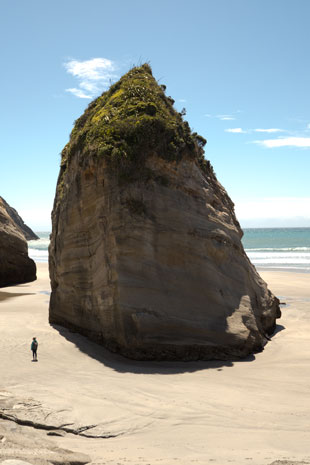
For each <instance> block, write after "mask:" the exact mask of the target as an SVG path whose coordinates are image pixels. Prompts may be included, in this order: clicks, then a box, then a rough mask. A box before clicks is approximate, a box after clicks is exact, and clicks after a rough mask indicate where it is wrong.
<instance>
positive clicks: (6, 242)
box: [0, 197, 36, 287]
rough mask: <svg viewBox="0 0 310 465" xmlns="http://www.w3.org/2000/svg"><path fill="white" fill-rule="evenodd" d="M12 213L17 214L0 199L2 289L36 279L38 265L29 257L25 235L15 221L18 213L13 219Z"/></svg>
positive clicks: (0, 271) (0, 284)
mask: <svg viewBox="0 0 310 465" xmlns="http://www.w3.org/2000/svg"><path fill="white" fill-rule="evenodd" d="M11 211H13V212H15V213H16V211H15V210H14V209H12V208H11V207H10V206H9V205H8V204H7V203H6V202H5V201H4V200H3V198H2V197H0V287H4V286H11V285H14V284H21V283H26V282H30V281H34V280H35V279H36V265H35V262H34V261H33V260H31V259H30V258H29V256H28V244H27V241H26V239H25V236H24V233H23V232H22V231H21V230H20V226H19V225H16V224H15V221H14V218H16V215H17V213H16V215H15V213H14V215H13V217H11V216H10V212H11ZM17 216H18V215H17ZM18 218H20V217H19V216H18ZM20 219H21V218H20ZM21 221H22V220H21Z"/></svg>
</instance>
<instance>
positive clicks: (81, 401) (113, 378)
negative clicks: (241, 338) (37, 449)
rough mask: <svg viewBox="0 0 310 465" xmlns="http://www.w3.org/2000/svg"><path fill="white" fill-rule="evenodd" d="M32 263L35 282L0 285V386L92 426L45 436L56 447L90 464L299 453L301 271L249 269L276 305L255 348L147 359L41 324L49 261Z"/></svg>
mask: <svg viewBox="0 0 310 465" xmlns="http://www.w3.org/2000/svg"><path fill="white" fill-rule="evenodd" d="M37 267H38V280H37V281H35V282H33V283H29V284H23V285H19V286H14V287H8V288H2V289H1V290H0V328H1V338H0V391H2V392H5V393H8V394H7V395H12V396H15V397H16V398H17V399H27V398H29V399H34V400H35V401H36V402H38V403H39V404H40V405H41V406H43V407H44V409H45V411H46V412H49V413H48V414H46V415H45V416H46V418H45V420H46V422H48V421H49V420H48V419H47V416H48V415H49V418H50V423H51V424H52V423H53V418H55V421H56V422H57V421H60V420H61V421H63V422H64V423H63V424H66V425H75V426H74V427H77V425H78V426H79V427H80V428H81V430H83V428H84V430H85V431H87V428H89V431H91V432H92V434H90V436H97V437H83V436H79V435H77V434H70V433H65V434H64V436H63V437H53V438H52V440H53V441H54V443H55V444H57V445H58V446H59V447H62V448H68V449H71V450H73V451H78V452H84V453H86V454H88V455H89V456H90V457H91V460H92V463H93V464H112V465H117V464H118V465H125V464H126V465H128V464H132V465H133V464H134V465H140V464H141V465H142V464H144V465H145V464H150V465H155V464H161V463H162V464H165V465H166V464H168V465H170V464H174V463H176V464H181V465H188V464H191V463H193V464H197V465H202V464H206V463H209V462H210V463H213V464H216V465H226V464H228V463H232V464H234V463H235V464H238V465H241V464H249V463H250V464H253V465H254V464H255V465H264V464H270V463H272V462H273V461H275V460H291V461H294V460H295V461H298V460H299V461H302V460H303V461H305V462H307V461H309V462H310V446H309V444H310V428H309V426H310V425H309V422H310V420H309V419H310V396H309V394H310V370H309V366H310V348H309V334H310V314H309V304H310V274H307V273H299V274H298V273H285V272H276V271H274V272H272V271H268V272H261V273H260V274H261V275H262V277H263V278H264V279H265V281H266V282H267V283H268V286H269V288H270V289H271V290H272V292H273V293H274V294H275V295H277V296H278V297H279V298H280V300H281V302H285V303H286V305H283V306H282V318H281V319H280V320H278V327H277V331H276V333H275V334H274V336H273V337H272V341H271V342H270V343H268V344H267V346H266V347H265V350H264V351H263V352H261V353H259V354H255V355H254V356H252V357H250V358H248V359H246V360H243V361H233V362H190V363H172V362H165V363H148V362H134V361H130V360H126V359H124V358H122V357H119V356H117V355H113V354H110V353H108V352H107V351H106V350H105V349H103V348H101V347H100V346H97V345H96V344H94V343H92V342H89V341H87V340H86V339H85V338H84V337H82V336H80V335H78V334H74V333H70V332H69V331H67V330H65V329H63V328H61V327H51V326H50V325H49V323H48V300H49V290H50V289H49V277H48V268H47V264H44V263H41V264H40V263H39V264H37ZM33 336H36V337H37V339H38V342H39V350H38V362H37V363H34V362H32V356H31V352H30V344H31V340H32V337H33ZM1 421H2V423H5V421H4V420H1ZM90 426H91V428H90ZM25 428H26V429H29V430H30V429H31V427H25ZM36 433H37V434H41V435H42V436H46V434H47V433H46V431H43V430H42V431H40V430H36ZM99 436H102V437H99Z"/></svg>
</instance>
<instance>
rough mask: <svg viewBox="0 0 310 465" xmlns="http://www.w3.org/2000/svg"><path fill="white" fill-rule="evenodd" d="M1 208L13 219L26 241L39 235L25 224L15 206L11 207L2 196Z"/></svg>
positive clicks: (0, 198)
mask: <svg viewBox="0 0 310 465" xmlns="http://www.w3.org/2000/svg"><path fill="white" fill-rule="evenodd" d="M0 203H1V208H2V209H4V210H6V212H7V214H8V216H9V217H10V218H11V220H12V221H13V223H14V225H15V228H16V229H17V230H18V231H19V232H20V233H21V234H22V235H23V236H24V238H25V239H26V241H33V240H37V239H39V237H38V236H37V235H36V234H35V233H34V232H33V231H32V229H30V228H29V226H27V225H26V224H25V223H24V221H23V219H22V218H21V217H20V216H19V214H18V213H17V211H16V210H15V208H12V207H11V206H10V205H9V204H8V203H7V202H6V201H5V200H4V198H3V197H0Z"/></svg>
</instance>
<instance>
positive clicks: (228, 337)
mask: <svg viewBox="0 0 310 465" xmlns="http://www.w3.org/2000/svg"><path fill="white" fill-rule="evenodd" d="M130 73H131V75H130ZM130 73H128V74H127V75H126V76H124V77H123V78H122V80H121V81H120V85H119V86H118V87H117V86H116V87H115V86H114V88H112V89H111V90H110V91H108V92H107V93H105V94H103V97H104V99H105V100H104V99H103V97H100V98H101V99H103V100H104V102H102V101H100V98H99V99H97V101H95V103H92V104H91V106H90V108H89V109H88V110H87V111H86V112H85V114H84V115H83V116H82V117H81V118H80V120H78V122H77V126H76V128H75V130H74V131H73V133H72V136H71V140H70V142H69V144H68V146H66V148H65V150H64V152H63V159H62V167H61V172H60V175H59V180H58V185H57V192H56V198H55V204H54V210H53V214H52V219H53V231H52V236H51V244H50V259H49V266H50V276H51V285H52V294H51V301H50V322H51V323H57V324H61V325H64V326H67V327H69V328H72V329H74V330H77V331H79V332H81V333H83V334H85V335H87V336H88V337H90V338H91V339H93V340H96V341H97V342H100V343H102V344H103V345H105V346H106V347H107V348H109V349H110V350H112V351H117V352H120V353H122V354H123V355H125V356H127V357H130V358H134V359H150V360H152V359H180V360H196V359H205V360H207V359H225V358H234V357H244V356H246V355H248V354H250V353H253V352H255V351H259V350H261V349H262V348H263V346H264V345H265V343H266V342H267V337H266V336H267V335H268V334H271V333H272V331H273V330H274V328H275V320H276V318H277V317H279V316H280V310H279V301H278V299H277V298H275V297H274V296H273V295H272V293H271V292H270V291H269V290H268V289H267V286H266V284H265V282H264V281H263V280H262V279H261V278H260V276H259V275H258V274H257V272H256V270H255V268H254V267H253V266H252V264H251V263H250V262H249V260H248V258H247V256H246V254H245V252H244V250H243V247H242V244H241V237H242V231H241V229H240V226H239V223H238V221H237V220H236V217H235V214H234V207H233V203H232V201H231V200H230V198H229V197H228V195H227V193H226V191H225V190H224V188H223V187H222V186H221V185H220V184H219V182H218V181H217V179H216V177H215V175H214V173H213V169H212V167H211V166H210V164H209V163H208V162H206V161H205V160H204V159H203V150H202V145H203V143H204V140H203V139H202V138H200V136H198V135H197V134H191V133H190V131H189V129H188V125H187V123H184V122H183V121H182V118H181V116H180V114H178V113H177V112H176V111H175V110H174V109H173V107H172V102H171V99H169V98H167V97H165V96H164V93H163V89H162V88H160V87H159V86H158V85H157V83H156V81H155V80H154V78H153V77H152V75H151V71H150V69H149V68H148V67H145V66H143V67H141V68H136V69H134V70H132V71H131V72H130ZM132 76H133V77H132ZM137 76H138V78H139V79H138V84H137V82H134V81H135V80H137ZM150 81H151V82H152V86H154V93H155V94H156V92H157V94H156V95H155V96H154V95H152V101H151V103H150V102H149V101H146V100H147V99H145V100H144V101H143V105H144V106H143V118H144V117H145V108H147V107H148V110H147V117H146V118H144V119H145V120H146V122H145V121H144V122H143V124H144V125H145V124H148V123H150V124H151V125H152V130H150V131H149V132H147V130H146V129H145V128H146V126H144V130H143V131H141V134H142V139H141V140H142V142H141V144H140V145H139V139H138V138H139V134H140V131H138V135H137V133H135V132H134V131H132V132H130V134H129V136H128V137H127V138H126V134H125V135H124V134H123V133H122V137H123V139H122V138H121V137H116V136H115V132H114V137H115V141H116V142H115V145H114V147H113V144H110V140H109V144H110V145H112V149H109V150H110V151H109V150H106V149H105V146H104V144H105V143H106V140H107V138H109V137H110V135H109V133H108V136H107V137H105V135H106V134H107V130H108V129H109V128H110V130H111V132H112V133H113V130H114V129H115V124H114V122H113V118H117V117H119V115H118V114H117V112H119V111H123V109H122V108H121V105H122V103H123V102H121V103H118V105H117V104H116V102H115V101H117V99H118V98H119V97H120V94H121V95H122V97H123V98H124V94H125V96H126V98H127V108H128V107H129V108H131V107H134V106H135V105H139V102H140V104H141V95H140V96H139V98H137V100H135V99H134V98H130V95H131V94H129V97H128V96H127V95H126V92H127V90H128V87H129V89H130V90H131V92H132V93H133V94H134V95H136V94H137V93H138V90H139V93H140V94H141V92H142V91H141V88H143V86H144V85H145V87H147V85H148V83H149V82H150ZM145 82H146V84H145ZM154 83H155V84H154ZM118 84H119V83H118ZM126 86H127V87H126ZM137 87H139V89H138V90H137ZM115 93H116V94H118V95H116V96H115ZM158 95H159V96H160V98H161V100H160V102H158V101H157V100H156V96H158ZM148 98H149V100H150V97H149V95H148ZM139 99H140V100H139ZM111 100H112V103H113V100H114V104H111ZM162 102H164V105H166V107H167V111H168V112H169V118H170V119H169V123H168V124H169V125H170V132H169V128H167V127H166V128H165V127H164V125H165V121H161V122H158V121H157V122H155V123H154V122H153V120H152V118H155V119H156V118H157V119H160V118H161V119H163V120H164V119H165V117H166V116H165V114H164V112H163V111H162V109H161V107H160V105H161V104H162ZM151 104H152V105H154V106H155V110H154V108H153V109H152V110H149V108H151ZM109 105H110V107H109ZM107 108H108V111H109V112H107ZM120 108H121V109H120ZM139 111H140V110H139ZM150 112H153V114H152V115H150V114H149V113H150ZM125 116H126V115H125ZM140 117H141V114H140V113H139V112H138V111H137V112H136V113H135V114H134V118H136V119H135V120H134V121H132V118H133V117H132V113H130V114H129V118H131V119H130V121H129V127H130V125H131V124H133V125H134V124H136V125H139V118H140ZM101 118H102V119H104V120H103V122H102V120H101ZM106 118H108V119H106ZM124 119H126V118H123V119H122V121H124ZM96 124H97V127H96ZM102 125H103V127H102ZM81 127H82V132H81ZM122 127H123V126H122ZM154 127H155V130H154ZM158 127H159V130H158ZM171 128H176V132H175V133H174V132H173V129H171ZM77 129H78V130H79V131H78V132H77ZM83 130H84V133H83ZM91 131H92V132H91ZM165 131H166V132H165ZM167 131H168V135H167ZM95 133H96V137H97V138H94V134H95ZM98 133H99V134H98ZM143 133H144V134H145V138H144V140H143ZM117 134H118V133H117ZM176 134H177V135H176ZM146 138H147V140H146ZM131 140H132V141H133V142H132V144H133V146H134V148H135V150H134V151H133V152H130V150H129V149H126V144H128V146H129V144H130V141H131ZM137 140H138V142H137ZM115 147H116V148H117V151H116V152H115V150H114V149H115ZM120 147H121V148H120ZM113 150H114V153H113ZM126 150H127V151H126ZM122 157H123V159H122ZM123 160H124V162H123V163H122V161H123Z"/></svg>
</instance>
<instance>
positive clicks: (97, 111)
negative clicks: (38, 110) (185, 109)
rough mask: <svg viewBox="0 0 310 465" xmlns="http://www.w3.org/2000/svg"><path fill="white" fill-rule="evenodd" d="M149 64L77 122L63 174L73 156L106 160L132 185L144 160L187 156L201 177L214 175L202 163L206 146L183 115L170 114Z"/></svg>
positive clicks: (168, 102)
mask: <svg viewBox="0 0 310 465" xmlns="http://www.w3.org/2000/svg"><path fill="white" fill-rule="evenodd" d="M164 91H165V86H163V85H159V84H158V83H157V81H156V80H155V79H154V77H153V75H152V70H151V68H150V66H149V65H148V64H144V65H142V66H140V67H135V68H132V69H131V70H130V71H129V72H128V73H127V74H125V75H124V76H123V77H122V78H121V79H120V80H119V81H118V82H116V83H115V84H113V85H112V86H111V87H110V89H109V90H108V91H106V92H104V93H103V94H102V95H101V96H100V97H98V98H97V99H95V100H94V101H93V102H91V103H90V105H89V106H88V108H87V109H86V111H85V112H84V114H83V115H82V116H81V117H80V118H79V119H78V120H77V121H76V122H75V126H74V129H73V130H72V133H71V137H70V141H69V143H68V144H67V145H66V146H65V148H64V150H63V152H62V162H61V166H62V168H63V170H64V171H65V170H66V167H67V165H68V163H70V160H71V157H72V156H73V155H74V153H76V152H77V151H80V152H81V153H82V157H83V156H85V157H86V156H89V155H92V156H97V157H99V158H100V157H104V158H105V159H106V160H107V161H108V162H109V165H110V166H111V167H112V168H113V170H114V171H115V172H117V173H118V174H119V175H120V176H121V177H123V178H124V177H125V178H127V177H128V180H130V179H132V175H133V172H134V171H135V168H137V166H138V165H140V167H141V166H143V165H144V160H145V157H146V156H147V155H148V154H155V153H156V154H157V155H158V156H160V157H162V158H165V159H167V160H179V159H181V158H182V157H183V156H184V154H185V153H187V154H191V156H193V157H194V158H195V159H196V160H197V162H198V163H199V165H200V166H201V168H202V169H203V170H204V171H206V172H207V171H209V170H210V169H211V170H212V167H211V165H210V163H209V162H208V161H206V160H205V159H204V151H203V147H204V145H205V144H206V140H205V139H204V138H203V137H202V136H199V135H198V134H197V133H191V130H190V127H189V125H188V123H187V121H184V120H183V117H182V116H183V114H182V113H179V112H177V111H176V110H175V109H174V108H173V103H174V101H173V99H172V98H171V97H167V96H166V95H165V92H164Z"/></svg>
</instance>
